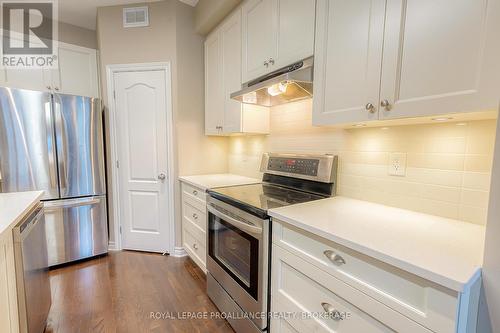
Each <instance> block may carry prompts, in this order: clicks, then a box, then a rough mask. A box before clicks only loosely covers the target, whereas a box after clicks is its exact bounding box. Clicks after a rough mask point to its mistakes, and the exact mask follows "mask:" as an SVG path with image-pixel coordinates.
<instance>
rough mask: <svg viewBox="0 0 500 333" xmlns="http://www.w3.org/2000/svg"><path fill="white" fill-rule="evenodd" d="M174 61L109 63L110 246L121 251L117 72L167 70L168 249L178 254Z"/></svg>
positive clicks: (107, 74)
mask: <svg viewBox="0 0 500 333" xmlns="http://www.w3.org/2000/svg"><path fill="white" fill-rule="evenodd" d="M171 68H172V67H171V63H170V62H169V61H168V62H151V63H133V64H113V65H107V66H106V78H107V92H108V95H107V103H108V108H109V134H110V141H111V142H110V143H111V144H110V146H111V147H110V148H111V159H110V160H108V162H109V163H110V169H111V179H112V190H113V201H112V205H113V217H114V218H113V231H114V236H115V242H114V243H113V242H109V249H110V250H115V251H120V250H122V237H121V233H120V230H121V226H122V223H121V214H120V207H121V201H120V183H119V173H118V170H117V169H118V168H117V163H116V161H118V143H117V133H116V132H117V122H116V121H117V120H116V112H117V110H116V109H115V98H114V91H115V82H114V74H115V73H120V72H144V71H163V72H164V73H165V88H166V91H165V94H166V110H165V111H166V112H167V115H166V119H167V124H166V126H167V163H168V165H167V186H168V190H167V192H168V203H167V205H168V214H167V223H168V242H167V251H168V252H169V253H170V254H171V255H174V254H175V251H174V250H175V223H174V222H175V211H174V210H175V203H174V185H175V184H174V177H175V173H174V146H173V140H174V135H173V128H174V126H173V121H174V117H173V110H172V104H173V101H172V70H171Z"/></svg>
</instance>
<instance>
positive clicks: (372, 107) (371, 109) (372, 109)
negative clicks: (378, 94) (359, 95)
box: [365, 103, 375, 113]
mask: <svg viewBox="0 0 500 333" xmlns="http://www.w3.org/2000/svg"><path fill="white" fill-rule="evenodd" d="M365 109H366V110H367V111H369V112H370V113H375V105H373V104H372V103H367V104H366V105H365Z"/></svg>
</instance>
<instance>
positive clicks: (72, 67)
mask: <svg viewBox="0 0 500 333" xmlns="http://www.w3.org/2000/svg"><path fill="white" fill-rule="evenodd" d="M52 85H53V86H54V90H56V91H58V92H61V93H64V94H70V95H78V96H88V97H99V85H98V79H97V51H96V50H94V49H89V48H85V47H80V46H76V45H70V44H65V43H59V68H58V69H57V70H54V71H52Z"/></svg>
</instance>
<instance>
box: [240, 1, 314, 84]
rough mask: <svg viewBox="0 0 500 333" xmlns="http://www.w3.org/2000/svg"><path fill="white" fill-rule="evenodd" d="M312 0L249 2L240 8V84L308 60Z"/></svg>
mask: <svg viewBox="0 0 500 333" xmlns="http://www.w3.org/2000/svg"><path fill="white" fill-rule="evenodd" d="M315 2H316V1H315V0H249V1H247V2H245V3H244V4H243V6H242V9H241V10H242V42H243V45H242V82H243V83H244V82H248V81H250V80H252V79H255V78H257V77H259V76H261V75H264V74H266V73H269V72H272V71H274V70H276V69H279V68H282V67H284V66H287V65H290V64H292V63H294V62H296V61H300V60H302V59H304V58H307V57H310V56H312V55H313V52H314V21H315V11H314V9H315Z"/></svg>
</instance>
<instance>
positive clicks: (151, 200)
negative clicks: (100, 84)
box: [113, 70, 173, 252]
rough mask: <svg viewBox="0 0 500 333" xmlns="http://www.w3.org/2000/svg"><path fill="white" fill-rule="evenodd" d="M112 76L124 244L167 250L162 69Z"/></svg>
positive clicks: (166, 150) (161, 250)
mask: <svg viewBox="0 0 500 333" xmlns="http://www.w3.org/2000/svg"><path fill="white" fill-rule="evenodd" d="M113 79H114V87H115V114H116V127H117V128H116V138H117V140H116V142H117V156H118V162H119V164H118V177H119V188H120V221H121V226H122V228H121V240H122V248H124V249H131V250H140V251H151V252H167V250H168V248H169V234H168V233H169V230H170V228H169V223H168V221H169V219H168V207H169V205H168V202H169V198H168V193H169V191H168V179H167V175H168V172H167V168H168V154H167V152H168V142H167V140H168V139H167V137H168V136H167V103H170V101H167V90H166V86H165V85H166V83H165V72H164V71H160V70H157V71H155V70H150V71H130V72H117V73H114V77H113ZM172 236H173V235H172Z"/></svg>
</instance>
